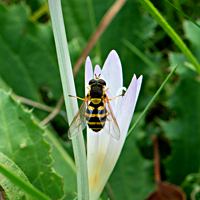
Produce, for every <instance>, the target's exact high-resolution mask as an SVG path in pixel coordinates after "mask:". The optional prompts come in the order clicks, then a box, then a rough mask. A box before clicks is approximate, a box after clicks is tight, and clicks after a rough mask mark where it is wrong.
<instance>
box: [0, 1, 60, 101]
mask: <svg viewBox="0 0 200 200" xmlns="http://www.w3.org/2000/svg"><path fill="white" fill-rule="evenodd" d="M27 11H28V9H27V7H26V6H25V5H24V4H19V5H12V6H8V7H4V6H3V5H2V4H1V3H0V21H1V26H0V46H1V48H0V75H1V77H2V79H3V80H4V81H5V82H6V83H7V84H8V85H9V86H10V87H11V88H12V89H13V91H14V92H15V93H16V94H18V95H21V96H24V97H27V98H30V99H32V100H36V101H41V98H42V91H43V90H45V89H46V90H47V92H49V93H51V96H52V100H53V99H54V100H57V99H58V98H59V97H60V96H61V94H62V92H61V84H60V76H59V71H58V67H57V59H56V53H55V47H54V46H55V45H54V40H53V34H52V28H51V26H50V24H44V25H37V26H36V25H35V24H33V23H31V22H30V21H29V16H28V12H27Z"/></svg>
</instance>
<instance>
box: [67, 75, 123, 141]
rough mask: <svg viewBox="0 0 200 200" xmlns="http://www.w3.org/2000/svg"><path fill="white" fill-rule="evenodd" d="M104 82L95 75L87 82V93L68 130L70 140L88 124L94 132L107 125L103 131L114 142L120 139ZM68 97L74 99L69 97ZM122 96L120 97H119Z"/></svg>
mask: <svg viewBox="0 0 200 200" xmlns="http://www.w3.org/2000/svg"><path fill="white" fill-rule="evenodd" d="M105 86H106V82H105V81H104V80H103V79H100V75H99V76H97V75H95V78H94V79H91V80H90V81H89V87H88V89H89V92H88V94H87V96H86V97H85V99H82V98H79V97H75V98H78V99H82V100H83V103H82V105H81V107H80V109H79V111H78V112H77V114H76V115H75V117H74V119H73V121H72V123H71V125H70V127H69V130H68V137H69V138H72V137H74V136H75V135H77V134H78V133H79V132H80V131H82V130H83V129H84V128H85V127H86V126H87V124H88V126H89V128H90V129H92V130H93V131H94V132H99V131H100V130H102V129H103V128H104V127H105V124H106V123H108V126H106V128H105V130H106V131H107V132H108V133H109V134H110V135H111V136H112V137H113V138H115V139H116V140H119V138H120V129H119V126H118V124H117V121H116V119H115V117H114V114H113V111H112V108H111V106H110V103H109V101H110V100H113V99H115V98H116V97H118V96H116V97H115V98H113V99H108V97H107V95H106V91H107V90H108V89H109V88H107V89H105ZM69 96H70V97H74V96H71V95H69ZM119 96H122V95H119Z"/></svg>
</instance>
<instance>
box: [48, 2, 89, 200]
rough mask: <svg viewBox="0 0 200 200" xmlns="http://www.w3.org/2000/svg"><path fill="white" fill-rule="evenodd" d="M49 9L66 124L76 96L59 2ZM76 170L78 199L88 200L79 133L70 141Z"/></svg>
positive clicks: (75, 103)
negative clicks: (65, 112)
mask: <svg viewBox="0 0 200 200" xmlns="http://www.w3.org/2000/svg"><path fill="white" fill-rule="evenodd" d="M49 8H50V14H51V20H52V25H53V32H54V38H55V44H56V50H57V56H58V63H59V69H60V75H61V81H62V87H63V93H64V99H65V106H66V110H67V117H68V122H71V121H72V120H73V118H74V116H75V114H76V112H77V111H78V104H77V100H75V99H74V98H73V99H72V98H69V94H70V95H73V96H76V92H75V86H74V79H73V73H72V66H71V61H70V56H69V50H68V43H67V38H66V33H65V27H64V21H63V15H62V9H61V1H60V0H49ZM72 144H73V150H74V157H75V161H76V170H77V187H78V188H77V189H78V199H85V200H87V199H89V186H88V171H87V161H86V153H85V152H86V151H85V144H84V139H83V135H82V134H81V133H80V134H78V135H77V136H76V137H74V138H73V139H72Z"/></svg>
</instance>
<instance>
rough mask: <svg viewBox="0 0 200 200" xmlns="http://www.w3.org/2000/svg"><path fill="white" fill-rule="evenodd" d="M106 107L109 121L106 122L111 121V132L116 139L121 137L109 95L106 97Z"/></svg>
mask: <svg viewBox="0 0 200 200" xmlns="http://www.w3.org/2000/svg"><path fill="white" fill-rule="evenodd" d="M104 104H105V107H106V110H107V121H106V123H109V130H107V131H108V132H109V134H110V135H111V136H112V137H113V138H115V139H116V140H119V139H120V129H119V126H118V123H117V120H116V119H115V116H114V114H113V111H112V108H111V106H110V103H109V100H108V97H105V103H104Z"/></svg>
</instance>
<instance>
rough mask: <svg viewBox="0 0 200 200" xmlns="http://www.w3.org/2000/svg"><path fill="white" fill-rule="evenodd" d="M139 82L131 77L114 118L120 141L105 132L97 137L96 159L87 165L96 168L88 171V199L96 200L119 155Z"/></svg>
mask: <svg viewBox="0 0 200 200" xmlns="http://www.w3.org/2000/svg"><path fill="white" fill-rule="evenodd" d="M141 80H142V77H140V78H139V80H137V79H136V77H135V76H134V77H133V79H132V81H131V84H130V86H129V88H128V90H127V92H126V95H125V97H123V98H122V102H121V109H120V111H119V112H117V116H116V118H117V121H118V124H119V127H120V130H121V137H120V140H119V141H117V140H115V139H113V138H112V137H111V136H110V135H108V134H107V133H106V132H105V131H101V133H100V134H99V135H98V139H99V145H96V150H95V151H97V149H98V153H97V157H95V160H92V159H91V160H90V162H89V163H88V165H93V167H96V170H95V168H93V170H92V171H91V172H90V170H89V171H88V172H89V180H90V181H91V182H90V183H91V185H90V186H91V187H90V199H92V200H93V199H97V198H98V196H99V195H100V194H101V192H102V190H103V188H104V186H105V184H106V182H107V180H108V178H109V176H110V174H111V172H112V170H113V168H114V166H115V164H116V162H117V160H118V157H119V155H120V153H121V149H122V147H123V144H124V141H125V139H126V134H127V131H128V127H129V124H130V121H131V118H132V114H133V112H134V109H135V104H136V101H137V97H138V94H139V90H140V86H141ZM88 153H89V149H88ZM88 157H89V155H88ZM94 162H95V163H94ZM92 181H93V184H92Z"/></svg>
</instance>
